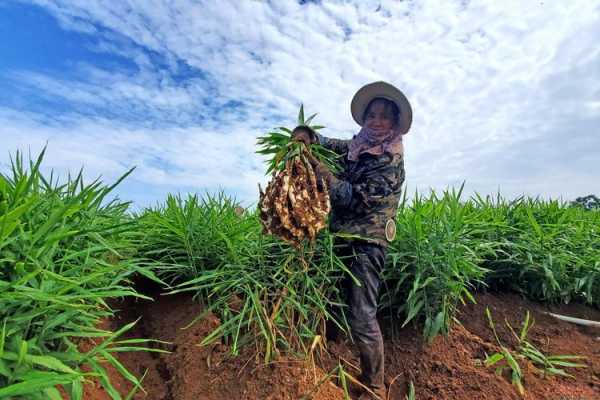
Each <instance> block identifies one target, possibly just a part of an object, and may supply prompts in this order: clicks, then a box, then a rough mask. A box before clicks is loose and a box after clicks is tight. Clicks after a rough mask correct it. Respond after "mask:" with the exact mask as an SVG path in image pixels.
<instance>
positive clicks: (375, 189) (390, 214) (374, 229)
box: [330, 153, 405, 246]
mask: <svg viewBox="0 0 600 400" xmlns="http://www.w3.org/2000/svg"><path fill="white" fill-rule="evenodd" d="M404 177H405V173H404V158H403V156H402V155H401V154H397V155H391V154H388V153H384V154H382V155H379V156H367V157H365V158H363V159H361V160H359V162H357V163H356V164H354V165H353V166H350V168H347V170H346V172H345V174H344V176H343V177H342V178H343V179H341V180H340V182H341V183H337V184H332V192H331V193H330V194H331V198H332V208H333V215H332V220H331V229H332V231H335V232H343V233H349V234H353V235H359V236H361V237H363V238H365V239H366V240H368V241H373V242H375V243H378V244H380V245H382V246H386V245H387V244H389V242H391V241H392V240H393V239H394V236H395V217H396V213H397V211H398V204H399V202H400V197H401V191H402V190H401V189H402V184H403V183H404ZM344 182H345V183H344ZM349 187H350V188H351V189H349ZM386 233H387V234H386Z"/></svg>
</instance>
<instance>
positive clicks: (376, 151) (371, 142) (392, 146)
mask: <svg viewBox="0 0 600 400" xmlns="http://www.w3.org/2000/svg"><path fill="white" fill-rule="evenodd" d="M385 152H387V153H391V154H403V153H404V146H403V145H402V133H401V131H400V129H399V127H398V126H397V124H396V126H394V127H393V128H392V129H390V130H388V131H376V130H374V129H369V128H367V127H366V126H363V127H362V129H361V130H360V132H358V134H356V135H355V136H354V137H353V138H352V141H351V142H350V145H349V147H348V160H350V161H357V160H358V157H359V156H360V155H361V154H363V153H369V154H373V155H380V154H383V153H385Z"/></svg>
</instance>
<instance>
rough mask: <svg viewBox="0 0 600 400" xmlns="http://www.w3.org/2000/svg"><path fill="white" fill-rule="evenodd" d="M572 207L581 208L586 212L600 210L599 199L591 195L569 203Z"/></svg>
mask: <svg viewBox="0 0 600 400" xmlns="http://www.w3.org/2000/svg"><path fill="white" fill-rule="evenodd" d="M571 205H572V206H576V207H583V208H585V209H586V210H600V199H599V198H598V197H596V196H594V195H593V194H589V195H587V196H584V197H578V198H576V199H575V200H574V201H572V202H571Z"/></svg>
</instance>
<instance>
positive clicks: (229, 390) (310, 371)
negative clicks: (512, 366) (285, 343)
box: [84, 294, 600, 400]
mask: <svg viewBox="0 0 600 400" xmlns="http://www.w3.org/2000/svg"><path fill="white" fill-rule="evenodd" d="M476 299H477V302H478V303H477V304H476V305H472V304H471V305H467V306H465V307H462V308H461V309H460V312H459V314H458V318H459V320H460V321H461V324H455V325H454V327H453V329H452V331H451V333H450V334H449V335H448V336H447V337H437V338H436V339H434V340H433V341H432V343H430V344H426V343H424V341H423V339H422V335H421V332H420V330H419V329H418V328H415V327H407V328H404V329H402V330H400V331H399V333H397V334H396V335H394V336H395V337H394V338H391V337H390V333H389V326H386V328H387V329H385V330H386V331H387V337H388V338H389V339H388V340H386V343H385V351H386V380H387V384H388V386H390V396H389V398H390V399H404V396H405V394H406V392H407V388H408V384H409V382H411V381H412V382H413V384H414V386H415V389H416V394H417V398H418V399H421V400H422V399H478V400H479V399H483V400H487V399H520V398H521V396H519V394H518V392H517V390H516V389H515V387H514V386H513V385H512V384H511V382H510V379H509V377H507V376H497V375H496V374H495V373H494V369H493V368H491V367H490V368H487V367H485V366H484V365H483V360H484V359H485V355H486V354H491V353H494V352H496V351H497V350H498V349H499V347H498V346H497V344H496V340H495V338H494V336H493V333H492V331H491V330H490V328H489V326H488V323H487V319H486V316H485V308H486V307H489V309H490V311H491V313H492V316H493V318H494V320H495V322H496V327H497V332H498V335H499V336H500V339H501V340H502V342H503V343H504V344H505V345H508V346H509V347H511V346H513V345H514V343H515V341H514V339H513V338H512V335H511V334H510V332H509V330H508V329H507V328H506V325H505V324H504V320H505V319H506V320H508V321H509V322H510V323H511V324H512V326H513V327H516V328H517V329H518V328H519V327H520V325H521V322H522V321H523V319H524V316H525V312H526V310H530V312H531V313H532V317H533V318H534V319H535V325H534V326H533V328H532V329H531V330H530V334H529V336H528V338H529V340H530V342H531V343H533V344H534V345H535V346H537V347H538V348H539V349H540V350H542V351H543V352H544V353H546V354H578V355H585V356H587V357H588V359H587V360H584V361H583V363H585V364H586V365H587V368H583V369H569V371H568V372H570V373H571V374H573V375H574V376H575V378H574V379H571V378H563V377H551V378H545V379H544V378H542V377H540V376H539V374H536V373H535V369H534V368H533V366H531V365H525V366H524V380H523V382H524V386H525V390H526V393H525V396H524V398H525V399H556V400H558V399H581V400H583V399H586V400H588V399H589V400H591V399H598V398H600V342H599V341H597V340H596V337H598V336H600V330H598V329H595V330H594V329H590V328H582V327H577V326H575V325H572V324H568V323H566V322H561V321H557V320H556V319H554V318H552V317H550V316H547V315H544V314H543V312H544V311H554V312H558V313H565V314H568V315H572V316H577V317H582V318H588V319H594V320H597V321H600V311H598V310H595V309H592V308H589V307H585V306H582V305H574V304H571V305H568V306H561V307H553V308H549V307H547V306H543V305H540V304H538V303H534V302H530V301H527V300H523V299H522V298H520V297H519V296H517V295H514V294H479V295H477V296H476ZM113 306H114V307H115V308H118V309H121V310H122V311H121V312H119V313H118V318H116V319H114V320H111V321H108V323H109V324H111V325H112V328H113V329H117V328H118V327H119V326H122V325H123V324H125V323H127V322H130V321H132V320H135V319H137V318H138V317H141V320H140V321H139V322H138V324H137V326H136V327H135V329H134V330H133V331H131V332H130V333H128V335H127V336H128V337H151V338H155V339H160V340H165V341H168V342H171V343H172V344H171V345H168V346H165V347H164V348H166V349H168V350H170V351H171V353H170V354H152V353H144V352H136V353H125V354H122V355H121V356H120V357H119V359H120V360H121V362H122V363H123V364H124V365H125V366H126V367H127V368H128V369H130V371H132V372H134V373H135V374H136V375H138V376H141V375H142V374H144V372H145V371H146V370H147V374H146V377H145V378H144V381H143V385H144V388H145V389H146V391H147V395H146V394H144V393H142V392H139V393H137V394H136V395H135V397H134V398H135V399H156V400H171V399H177V400H188V399H206V400H217V399H228V400H233V399H299V398H302V396H304V395H307V394H309V393H311V391H312V393H311V395H312V398H313V399H315V400H332V399H342V398H343V391H342V390H341V388H340V387H338V386H336V383H337V382H334V381H333V380H331V379H330V380H325V381H324V383H322V384H321V385H320V386H318V387H317V386H316V383H317V382H319V381H322V380H323V378H324V377H325V376H326V372H327V371H332V370H333V369H334V368H335V367H336V366H337V365H338V362H339V360H341V361H342V363H343V364H344V365H345V369H346V371H347V372H349V373H350V374H352V375H355V376H357V375H358V373H359V371H358V365H359V362H358V355H357V353H356V351H355V349H354V347H353V346H352V345H351V344H350V343H349V342H348V341H347V340H345V341H341V342H338V343H331V344H330V345H329V354H327V355H322V356H321V357H318V360H317V364H318V365H319V366H320V367H314V366H311V365H309V364H307V363H305V362H304V361H299V360H293V359H289V358H284V359H280V360H278V361H277V362H274V363H271V364H268V365H265V364H264V363H262V361H261V360H259V359H256V358H255V356H254V351H253V349H251V348H244V349H243V350H242V351H241V354H240V355H239V356H238V357H231V356H230V354H229V350H230V349H229V348H228V347H227V346H225V345H222V344H217V345H214V346H210V347H199V346H198V343H199V342H200V341H201V339H202V338H203V337H205V336H206V335H207V334H208V332H210V331H211V330H212V329H214V328H215V327H216V326H218V323H219V321H218V320H217V318H215V317H214V316H212V315H208V316H206V317H205V318H202V319H201V320H199V321H198V322H197V323H195V324H193V325H191V326H190V327H189V328H186V329H183V327H185V326H186V325H188V324H189V322H190V321H192V320H193V319H194V318H195V317H196V316H198V315H199V314H200V313H201V312H202V310H203V308H202V306H200V305H199V304H197V303H195V302H194V301H192V299H191V296H187V295H175V296H156V301H154V302H148V301H139V300H138V301H133V300H126V301H124V302H122V303H119V304H114V305H113ZM385 325H386V324H384V326H385ZM108 371H109V374H110V376H111V378H112V381H113V382H114V384H115V386H116V387H117V389H118V390H119V392H120V393H122V394H123V395H126V394H127V393H128V391H129V390H130V389H131V384H130V383H129V382H127V381H126V380H124V379H123V378H122V377H121V376H119V375H118V374H117V373H116V372H115V371H114V370H112V369H111V368H108ZM313 389H314V390H313ZM353 393H355V392H353ZM84 398H85V399H92V400H104V399H110V397H109V396H108V394H107V393H105V392H104V391H103V390H102V389H101V388H100V387H99V385H98V384H90V385H88V386H87V387H86V393H85V396H84Z"/></svg>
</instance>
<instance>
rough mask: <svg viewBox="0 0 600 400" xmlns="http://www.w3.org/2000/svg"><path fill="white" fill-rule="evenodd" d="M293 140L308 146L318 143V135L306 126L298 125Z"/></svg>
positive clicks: (293, 133)
mask: <svg viewBox="0 0 600 400" xmlns="http://www.w3.org/2000/svg"><path fill="white" fill-rule="evenodd" d="M292 140H295V141H298V142H302V143H304V144H305V145H307V146H308V145H309V144H314V143H317V134H316V133H315V131H313V130H312V129H310V128H309V127H308V126H306V125H298V126H297V127H295V128H294V130H293V131H292Z"/></svg>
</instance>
